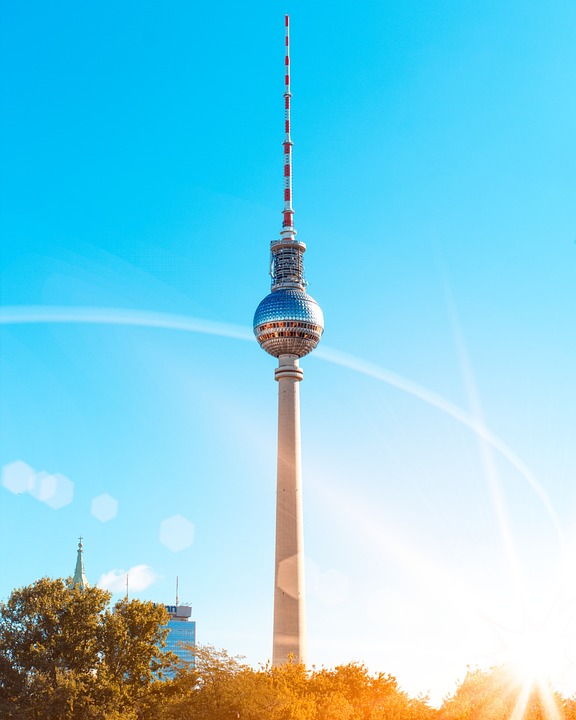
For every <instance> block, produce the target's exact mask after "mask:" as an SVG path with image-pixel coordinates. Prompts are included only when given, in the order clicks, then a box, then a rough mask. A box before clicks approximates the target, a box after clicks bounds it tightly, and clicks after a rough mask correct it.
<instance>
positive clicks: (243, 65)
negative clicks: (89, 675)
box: [0, 0, 576, 698]
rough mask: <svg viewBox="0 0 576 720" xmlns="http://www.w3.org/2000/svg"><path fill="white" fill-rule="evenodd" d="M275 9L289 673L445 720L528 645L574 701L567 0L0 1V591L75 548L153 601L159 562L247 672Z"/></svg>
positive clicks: (262, 435)
mask: <svg viewBox="0 0 576 720" xmlns="http://www.w3.org/2000/svg"><path fill="white" fill-rule="evenodd" d="M285 12H289V13H290V15H291V25H292V92H293V103H292V108H293V109H292V128H293V139H294V142H295V147H294V206H295V211H296V214H295V224H296V227H297V229H298V232H299V238H301V239H302V240H304V242H306V244H307V246H308V252H307V253H306V256H305V264H306V270H307V275H308V279H309V288H308V289H309V291H310V293H311V294H312V295H313V297H315V298H316V299H317V300H318V301H319V302H320V304H321V306H322V308H323V310H324V314H325V318H326V332H325V335H324V338H323V341H322V343H321V346H320V348H319V349H318V351H317V352H316V353H315V354H314V355H312V356H310V357H309V358H307V359H305V360H304V361H303V363H302V365H303V367H304V372H305V379H304V382H303V383H302V386H301V397H302V428H303V464H304V482H305V497H304V501H305V537H306V555H307V558H308V588H307V590H308V625H309V656H310V661H311V662H313V663H316V664H326V665H334V664H336V663H338V662H347V661H349V660H362V661H365V662H366V663H367V664H368V666H369V667H370V668H372V669H374V670H383V671H386V672H390V673H392V674H395V675H396V676H397V677H398V679H399V681H400V683H401V685H402V686H403V687H406V688H407V689H409V690H410V691H413V692H416V691H424V692H426V691H428V690H430V691H431V692H432V695H433V697H436V698H439V697H441V696H442V694H443V693H445V692H448V691H450V689H451V688H452V687H453V686H454V682H455V681H456V680H457V679H459V678H462V676H463V675H464V673H465V671H466V666H467V665H468V664H471V665H475V664H490V663H493V662H497V661H500V660H502V659H504V658H508V657H512V656H514V654H515V653H517V651H518V647H520V648H523V647H524V645H523V643H524V644H525V643H526V642H528V643H529V644H532V645H534V644H536V643H537V642H540V641H542V642H544V643H546V642H547V643H548V645H549V646H550V648H551V650H550V655H551V658H552V659H551V660H550V663H549V664H550V667H549V668H547V672H550V673H551V674H553V675H554V678H555V682H556V683H557V684H558V685H559V686H560V687H562V688H563V689H564V690H565V691H570V692H574V691H576V625H574V620H573V619H572V616H573V611H574V608H575V602H576V574H575V571H574V568H575V567H576V562H575V560H576V523H575V519H574V518H575V517H576V483H575V482H574V480H575V477H574V473H575V468H576V443H574V427H575V424H576V402H575V400H576V398H575V391H576V383H575V380H574V352H575V349H576V332H575V326H576V324H575V322H574V308H575V300H576V290H575V288H576V282H575V271H576V245H575V240H576V192H575V188H576V171H575V169H574V168H575V167H576V145H575V143H574V127H575V126H576V93H575V92H574V77H575V76H576V49H575V46H574V42H573V38H574V31H575V29H576V10H575V8H574V6H573V4H572V3H570V2H560V1H557V0H552V1H551V2H550V1H548V2H542V1H540V0H536V1H535V2H532V3H529V4H527V3H521V2H516V1H513V2H507V3H497V2H486V1H484V2H480V3H462V2H455V1H454V2H451V1H449V0H446V1H444V2H439V1H436V2H432V1H431V0H428V1H427V0H422V1H421V2H398V1H396V2H381V3H328V2H325V1H324V0H319V1H318V2H315V3H313V4H311V3H304V2H297V1H295V0H288V2H287V3H284V4H280V3H278V2H276V0H274V2H267V3H264V2H261V1H260V0H257V1H256V2H253V3H251V4H250V5H249V7H241V8H240V7H237V6H235V5H233V4H230V3H226V2H224V3H217V4H211V5H207V6H198V7H197V6H196V4H194V5H192V4H189V3H184V2H180V1H178V0H174V1H170V2H166V3H163V5H162V6H157V5H156V4H154V3H146V2H145V3H141V2H140V3H135V2H122V3H111V2H108V1H107V0H104V2H102V3H100V4H99V5H98V8H97V9H96V8H94V9H92V8H89V7H85V6H79V5H78V4H77V3H72V2H64V1H61V0H59V1H57V2H55V3H52V4H51V6H50V8H48V7H47V6H46V4H44V3H39V2H36V3H27V4H25V5H18V4H15V3H13V4H12V5H11V6H10V7H9V8H7V9H5V11H4V23H3V25H4V28H3V31H2V32H3V37H2V43H1V47H2V49H1V50H0V52H1V54H2V65H3V76H4V77H3V93H2V105H3V107H2V113H1V118H2V119H1V120H0V123H1V137H2V146H3V147H2V155H3V169H2V188H1V193H2V199H3V200H2V216H1V226H0V232H1V241H0V242H1V255H0V260H1V270H2V278H1V280H2V284H1V305H2V316H1V320H2V322H1V323H0V342H1V355H0V381H1V405H0V423H1V425H0V433H1V434H0V463H1V465H2V467H3V468H4V469H5V470H6V468H8V469H7V470H6V472H5V474H4V481H5V482H4V485H5V486H4V487H1V488H0V498H1V505H0V512H1V529H0V533H1V548H2V549H1V550H0V559H1V567H2V572H1V573H0V597H3V598H6V597H7V596H8V594H9V593H10V591H11V589H12V588H14V587H17V586H20V585H23V584H27V583H30V582H32V581H33V580H35V579H36V578H38V577H41V576H43V575H51V576H63V575H68V574H71V573H72V571H73V568H74V562H75V552H76V544H77V538H78V536H79V535H80V534H82V535H83V536H84V538H85V540H84V543H85V546H84V547H85V558H86V571H87V574H88V577H89V580H90V581H91V582H96V581H98V580H99V579H100V578H104V579H103V580H102V582H103V583H105V582H108V583H109V582H110V578H111V577H113V576H118V577H119V578H122V577H123V575H124V573H125V572H126V571H128V570H130V569H133V568H136V569H135V570H132V574H131V577H132V579H133V580H132V586H133V591H132V592H133V594H134V595H135V596H138V597H142V598H150V599H154V600H159V601H167V602H168V601H170V602H171V601H172V599H173V596H174V586H175V577H176V576H177V575H178V576H179V579H180V600H181V601H189V602H191V603H192V604H193V608H194V611H193V614H194V617H195V618H196V620H197V622H198V639H199V640H200V641H201V642H204V643H210V644H214V645H217V646H220V647H225V648H227V649H228V650H230V651H231V652H233V653H240V654H243V655H245V656H246V657H247V659H248V660H249V661H250V662H252V663H258V662H263V661H265V660H266V659H267V658H268V657H269V656H270V651H271V648H270V644H271V625H272V585H273V578H272V572H273V533H274V493H275V444H276V427H275V423H276V417H275V414H276V384H275V382H274V379H273V369H274V365H275V362H274V360H273V359H272V358H270V357H269V356H267V355H265V353H263V352H262V351H261V350H260V349H259V348H258V346H257V344H256V343H255V341H251V340H250V332H251V321H252V316H253V313H254V310H255V308H256V306H257V304H258V302H259V301H260V300H261V299H262V298H263V297H264V295H266V294H267V292H268V291H269V278H268V276H267V269H268V243H269V242H270V240H272V239H274V238H275V237H277V235H278V232H279V230H280V223H281V214H280V211H281V209H282V147H281V141H282V116H283V104H282V93H283V52H284V47H283V15H284V13H285ZM32 321H34V322H32ZM64 321H67V322H64ZM72 321H73V322H72ZM205 331H209V332H205ZM16 461H21V462H22V463H26V464H27V465H28V466H29V468H31V470H30V471H29V475H28V476H27V475H26V472H24V470H23V468H24V466H23V465H18V466H14V465H12V464H13V463H15V462H16ZM42 472H44V473H46V474H47V475H42V474H40V475H35V474H34V473H42ZM18 473H20V474H18ZM54 475H59V476H63V477H64V478H67V479H68V480H69V481H70V483H71V485H68V484H67V482H66V481H63V480H62V478H61V477H58V478H56V479H54V477H53V476H54ZM47 476H48V479H47ZM16 477H17V478H19V480H18V482H16V480H14V478H16ZM22 478H24V480H23V479H22ZM11 483H12V485H11ZM14 483H16V485H14ZM18 483H20V484H18ZM22 483H24V484H23V485H22ZM27 483H29V484H27ZM43 483H44V484H43ZM54 483H56V486H57V487H59V488H60V490H59V491H58V492H62V493H63V497H65V496H66V491H65V489H64V490H62V488H66V487H73V495H72V497H71V501H70V502H67V503H66V504H64V505H62V506H61V507H58V508H56V509H55V508H54V507H53V506H54V505H59V500H58V497H59V496H58V493H57V494H56V495H54V494H51V493H53V489H54V487H55V485H54ZM62 483H63V484H62ZM7 485H8V486H10V487H12V489H14V488H17V489H18V491H17V492H12V491H11V490H10V489H9V487H7ZM23 487H24V489H26V488H28V487H30V489H31V490H32V492H23V491H22V488H23ZM103 495H105V496H110V498H112V499H113V501H116V502H117V514H116V516H115V517H112V518H111V519H108V520H106V521H103V520H101V519H98V517H96V516H95V515H94V513H93V502H94V500H95V499H98V498H101V497H102V496H103ZM39 498H40V499H39ZM68 499H70V498H68ZM105 501H106V498H105ZM108 502H110V501H108ZM113 506H114V507H116V506H115V505H114V503H113ZM96 507H98V505H96ZM96 515H98V512H96ZM175 517H176V518H177V520H176V521H174V522H176V524H175V525H174V526H172V525H168V526H166V525H165V524H163V523H165V522H166V521H167V520H171V519H172V520H173V519H174V518H175ZM191 526H193V537H192V530H191ZM167 527H168V529H166V528H167ZM170 528H172V530H170ZM162 533H164V534H162ZM166 533H167V534H166ZM167 537H168V542H166V538H167ZM162 540H163V541H162ZM181 546H183V547H182V549H180V547H181ZM113 571H115V573H113ZM110 573H112V575H111V574H110ZM106 578H108V579H107V580H106ZM122 582H123V581H122V580H117V581H116V585H121V584H122ZM139 587H140V588H141V589H138V588H139ZM536 636H538V638H539V639H538V640H537V639H535V637H536ZM542 638H544V639H543V640H542ZM541 654H542V653H541Z"/></svg>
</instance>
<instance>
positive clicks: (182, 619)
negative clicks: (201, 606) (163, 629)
mask: <svg viewBox="0 0 576 720" xmlns="http://www.w3.org/2000/svg"><path fill="white" fill-rule="evenodd" d="M166 610H168V613H169V615H170V620H169V621H168V630H169V632H168V636H167V637H166V650H169V651H170V652H173V653H174V654H175V655H177V656H178V657H179V658H180V660H182V661H184V662H187V663H191V665H192V666H194V650H193V648H194V645H195V644H196V622H195V621H194V620H190V616H191V614H192V608H191V607H189V606H188V605H166ZM185 646H191V647H185Z"/></svg>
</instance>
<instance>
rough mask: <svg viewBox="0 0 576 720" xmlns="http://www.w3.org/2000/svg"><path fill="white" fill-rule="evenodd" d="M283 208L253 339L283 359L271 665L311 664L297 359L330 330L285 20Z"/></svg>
mask: <svg viewBox="0 0 576 720" xmlns="http://www.w3.org/2000/svg"><path fill="white" fill-rule="evenodd" d="M285 27H286V36H285V37H286V40H285V42H286V55H285V61H284V62H285V77H284V85H285V87H284V112H285V121H284V122H285V125H284V142H283V147H284V208H283V211H282V217H283V220H282V229H281V231H280V238H279V239H278V240H273V241H272V242H271V243H270V255H271V257H270V275H271V277H272V287H271V292H270V294H269V295H267V296H266V297H265V298H264V300H262V302H261V303H260V304H259V305H258V308H257V309H256V313H255V315H254V334H255V335H256V339H257V340H258V342H259V343H260V346H261V347H262V348H263V349H264V350H266V352H267V353H269V354H270V355H273V356H274V357H277V358H278V367H277V368H276V370H275V373H274V377H275V379H276V380H277V381H278V464H277V493H276V555H275V579H274V630H273V648H272V662H273V663H274V664H275V665H278V664H282V663H285V662H287V661H288V660H289V658H290V657H292V658H293V659H295V660H298V661H300V662H304V661H305V658H306V613H305V604H304V542H303V526H302V463H301V449H300V395H299V383H300V381H301V380H302V378H303V377H304V373H303V371H302V369H301V368H300V365H299V360H300V358H301V357H303V356H304V355H308V353H310V352H312V350H314V348H315V347H316V346H317V345H318V343H319V342H320V338H321V336H322V333H323V331H324V317H323V315H322V310H321V309H320V306H319V305H318V303H317V302H316V301H315V300H314V298H312V297H311V296H310V295H308V293H307V292H306V284H307V283H306V279H305V274H304V263H303V255H304V252H305V251H306V245H305V244H304V243H303V242H302V241H300V240H297V239H296V230H295V228H294V209H293V206H292V138H291V129H290V103H291V98H292V95H291V92H290V21H289V17H288V15H286V17H285Z"/></svg>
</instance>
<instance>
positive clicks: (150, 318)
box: [0, 305, 565, 553]
mask: <svg viewBox="0 0 576 720" xmlns="http://www.w3.org/2000/svg"><path fill="white" fill-rule="evenodd" d="M36 323H40V324H41V323H80V324H95V325H127V326H140V327H153V328H164V329H168V330H183V331H186V332H197V333H203V334H207V335H215V336H219V337H226V338H231V339H235V340H245V341H251V342H256V341H255V339H254V335H253V333H252V331H251V330H250V329H248V328H246V327H245V326H240V325H232V324H229V323H221V322H214V321H211V320H202V319H200V318H195V317H191V316H187V315H174V314H170V313H160V312H150V311H142V310H130V309H122V308H101V307H100V308H98V307H65V306H56V307H51V306H41V305H14V306H4V307H0V325H23V324H36ZM313 357H316V358H318V359H321V360H324V361H326V362H329V363H332V364H333V365H338V366H340V367H344V368H347V369H348V370H353V371H355V372H358V373H360V374H362V375H366V376H368V377H371V378H373V379H375V380H380V381H381V382H384V383H386V384H388V385H391V386H392V387H395V388H397V389H398V390H402V391H403V392H405V393H408V394H409V395H412V396H414V397H416V398H418V399H419V400H421V401H422V402H425V403H427V404H428V405H431V406H432V407H435V408H437V409H438V410H441V411H442V412H444V413H446V414H447V415H449V416H450V417H452V418H454V419H455V420H457V421H458V422H459V423H461V424H462V425H465V426H466V427H468V428H469V429H470V430H472V431H473V432H474V433H476V435H477V436H478V437H480V438H482V439H483V440H484V441H486V442H487V443H488V444H489V445H491V446H492V447H493V448H494V449H495V450H497V451H498V452H499V453H500V454H501V455H502V456H503V457H504V458H505V459H506V460H507V461H508V462H509V463H510V464H511V465H512V466H513V467H514V468H516V470H517V471H518V472H519V473H520V475H521V476H522V477H523V478H524V479H525V480H526V481H527V482H528V484H529V485H530V487H531V488H532V490H533V491H534V492H535V493H536V495H537V496H538V498H539V499H540V501H541V502H542V504H543V506H544V507H545V509H546V511H547V513H548V515H549V517H550V520H551V521H552V524H553V526H554V529H555V531H556V534H557V536H558V540H559V543H560V546H561V548H562V552H563V553H564V552H565V543H564V537H563V532H562V528H561V525H560V521H559V518H558V516H557V514H556V511H555V509H554V507H553V505H552V503H551V502H550V499H549V498H548V495H547V493H546V491H545V490H544V488H543V487H542V485H541V484H540V483H539V482H538V480H537V479H536V478H535V476H534V475H533V473H532V472H531V471H530V469H529V468H528V467H527V466H526V465H525V464H524V463H523V462H522V461H521V460H520V458H518V456H517V455H515V454H514V452H513V451H512V450H511V449H510V448H509V447H508V446H507V445H506V444H505V443H504V442H503V441H502V440H500V439H499V438H497V437H496V436H495V435H494V434H493V433H491V432H490V430H489V429H488V428H487V427H486V426H485V425H484V423H483V422H481V421H480V420H479V419H478V418H476V417H474V416H473V415H470V414H469V413H467V412H465V411H464V410H462V409H460V408H459V407H458V406H456V405H454V404H453V403H451V402H450V401H449V400H446V398H443V397H442V396H441V395H438V394H436V393H434V392H432V391H431V390H428V389H427V388H425V387H423V386H422V385H419V384H418V383H415V382H413V381H412V380H409V379H407V378H404V377H402V376H401V375H397V374H396V373H393V372H390V371H389V370H386V369H385V368H382V367H380V366H378V365H374V364H372V363H369V362H366V361H365V360H362V359H360V358H358V357H355V356H353V355H348V354H347V353H343V352H340V351H338V350H334V349H332V348H329V347H326V346H322V345H321V346H320V347H318V348H317V349H316V351H315V353H314V356H313Z"/></svg>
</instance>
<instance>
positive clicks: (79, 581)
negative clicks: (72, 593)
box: [72, 536, 90, 590]
mask: <svg viewBox="0 0 576 720" xmlns="http://www.w3.org/2000/svg"><path fill="white" fill-rule="evenodd" d="M76 585H77V586H78V587H79V588H80V590H86V588H89V587H90V585H89V584H88V580H86V573H85V572H84V558H83V556H82V536H80V538H79V543H78V556H77V558H76V569H75V570H74V577H73V578H72V587H74V586H76Z"/></svg>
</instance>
